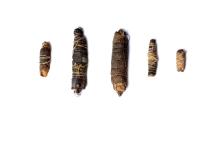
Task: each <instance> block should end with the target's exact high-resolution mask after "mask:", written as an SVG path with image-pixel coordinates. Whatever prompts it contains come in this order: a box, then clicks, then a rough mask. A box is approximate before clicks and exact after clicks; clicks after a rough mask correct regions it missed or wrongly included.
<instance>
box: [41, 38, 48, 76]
mask: <svg viewBox="0 0 220 147" xmlns="http://www.w3.org/2000/svg"><path fill="white" fill-rule="evenodd" d="M50 62H51V45H50V42H46V41H45V42H43V43H42V48H41V50H40V75H41V76H42V77H46V76H47V74H48V72H49V70H50Z"/></svg>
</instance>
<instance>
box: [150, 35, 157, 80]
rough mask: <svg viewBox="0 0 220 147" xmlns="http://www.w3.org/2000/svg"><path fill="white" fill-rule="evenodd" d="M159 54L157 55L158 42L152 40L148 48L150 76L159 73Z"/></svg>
mask: <svg viewBox="0 0 220 147" xmlns="http://www.w3.org/2000/svg"><path fill="white" fill-rule="evenodd" d="M157 64H158V55H157V43H156V40H155V39H151V40H150V45H149V50H148V76H151V77H153V76H155V75H156V73H157Z"/></svg>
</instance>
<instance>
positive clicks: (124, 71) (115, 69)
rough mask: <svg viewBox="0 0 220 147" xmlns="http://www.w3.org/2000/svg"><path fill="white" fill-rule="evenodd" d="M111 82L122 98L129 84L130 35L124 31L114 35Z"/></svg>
mask: <svg viewBox="0 0 220 147" xmlns="http://www.w3.org/2000/svg"><path fill="white" fill-rule="evenodd" d="M111 81H112V84H113V88H114V90H115V91H116V92H117V93H118V95H119V96H121V95H122V93H123V92H124V91H125V90H126V87H127V84H128V34H127V33H126V32H125V31H124V30H122V29H120V30H119V31H117V32H115V34H114V39H113V48H112V61H111Z"/></svg>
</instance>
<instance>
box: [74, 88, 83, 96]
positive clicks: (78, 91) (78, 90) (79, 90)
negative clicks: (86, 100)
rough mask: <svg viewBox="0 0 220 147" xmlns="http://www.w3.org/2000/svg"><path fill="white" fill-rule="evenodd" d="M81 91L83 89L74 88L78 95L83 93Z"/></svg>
mask: <svg viewBox="0 0 220 147" xmlns="http://www.w3.org/2000/svg"><path fill="white" fill-rule="evenodd" d="M81 91H82V89H75V90H74V93H75V94H76V95H78V96H80V95H81Z"/></svg>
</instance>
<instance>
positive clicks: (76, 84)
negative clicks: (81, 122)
mask: <svg viewBox="0 0 220 147" xmlns="http://www.w3.org/2000/svg"><path fill="white" fill-rule="evenodd" d="M74 36H75V38H74V46H73V56H72V59H73V60H72V89H74V92H75V93H76V94H80V92H81V91H82V89H85V88H86V85H87V66H88V50H87V40H86V37H85V36H84V33H83V29H82V28H77V29H75V30H74Z"/></svg>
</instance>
